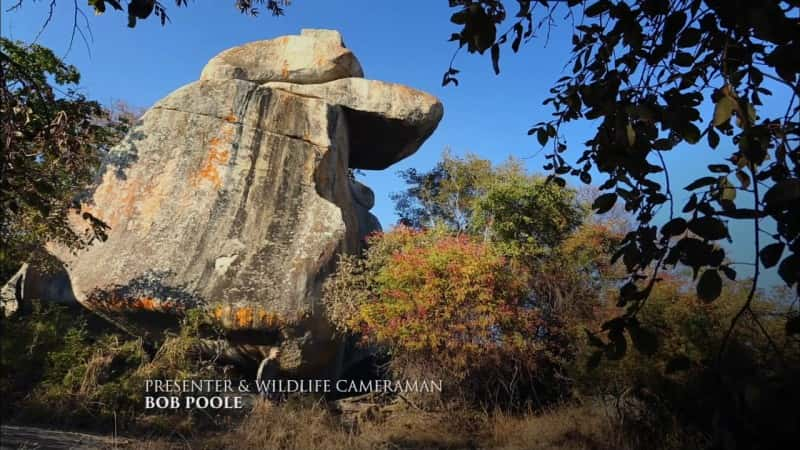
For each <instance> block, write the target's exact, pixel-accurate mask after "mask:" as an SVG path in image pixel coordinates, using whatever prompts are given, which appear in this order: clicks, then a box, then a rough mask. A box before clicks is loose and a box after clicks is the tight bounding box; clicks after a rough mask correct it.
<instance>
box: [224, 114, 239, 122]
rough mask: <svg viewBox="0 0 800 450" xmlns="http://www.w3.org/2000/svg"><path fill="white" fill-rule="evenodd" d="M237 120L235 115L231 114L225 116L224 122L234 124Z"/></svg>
mask: <svg viewBox="0 0 800 450" xmlns="http://www.w3.org/2000/svg"><path fill="white" fill-rule="evenodd" d="M237 120H238V119H237V118H236V115H234V114H233V113H230V114H228V115H227V116H225V122H228V123H236V121H237Z"/></svg>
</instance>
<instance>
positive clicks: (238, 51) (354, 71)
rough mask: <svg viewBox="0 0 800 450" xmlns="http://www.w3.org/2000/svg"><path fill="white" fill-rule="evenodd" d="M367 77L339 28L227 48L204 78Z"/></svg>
mask: <svg viewBox="0 0 800 450" xmlns="http://www.w3.org/2000/svg"><path fill="white" fill-rule="evenodd" d="M363 76H364V72H363V70H362V69H361V64H360V63H359V62H358V59H356V56H355V55H354V54H353V52H351V51H350V50H349V49H348V48H346V47H345V46H344V42H343V41H342V35H341V34H339V32H338V31H334V30H302V31H301V32H300V35H290V36H281V37H279V38H275V39H270V40H265V41H256V42H251V43H249V44H245V45H241V46H238V47H234V48H231V49H228V50H225V51H224V52H222V53H220V54H218V55H217V56H215V57H214V58H212V59H211V60H210V61H209V62H208V64H206V66H205V67H204V68H203V72H202V73H201V75H200V79H201V80H230V79H238V80H247V81H253V82H256V83H266V82H268V81H285V82H288V83H297V84H313V83H325V82H327V81H333V80H338V79H340V78H349V77H359V78H360V77H363Z"/></svg>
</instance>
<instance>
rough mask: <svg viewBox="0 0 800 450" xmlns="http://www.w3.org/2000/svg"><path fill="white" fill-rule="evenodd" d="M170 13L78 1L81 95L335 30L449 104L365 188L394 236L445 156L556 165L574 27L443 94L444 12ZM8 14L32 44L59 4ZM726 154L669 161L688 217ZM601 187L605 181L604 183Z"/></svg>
mask: <svg viewBox="0 0 800 450" xmlns="http://www.w3.org/2000/svg"><path fill="white" fill-rule="evenodd" d="M162 1H163V0H162ZM163 2H164V4H165V5H167V8H168V14H169V16H170V18H171V19H172V22H171V23H169V24H167V26H165V27H162V26H161V25H160V24H159V23H158V22H157V20H156V19H155V18H151V19H148V20H145V21H142V22H139V24H138V25H137V27H136V28H135V29H129V28H127V27H126V23H127V15H126V14H123V13H119V12H116V11H107V12H106V14H105V15H103V16H99V17H97V16H94V15H93V14H92V11H91V10H90V8H89V7H86V6H85V5H86V2H85V0H79V1H78V4H79V5H80V6H82V7H83V8H84V10H85V11H86V15H87V21H88V24H89V26H90V29H91V34H92V36H93V39H92V40H91V41H90V43H89V48H88V49H87V48H86V46H85V45H84V43H83V42H82V41H81V40H80V38H76V40H75V43H74V45H73V47H72V49H71V51H70V52H69V54H68V55H67V61H68V62H69V63H71V64H74V65H76V66H77V67H78V69H79V70H80V72H81V73H82V80H81V87H82V89H83V90H84V92H85V93H86V94H87V96H89V97H90V98H93V99H97V100H99V101H101V102H103V103H106V104H110V103H112V102H114V101H116V100H124V101H126V102H128V103H130V104H131V105H134V106H141V107H147V106H150V105H152V104H153V103H154V102H155V101H157V100H158V99H160V98H162V97H164V96H165V95H167V94H168V93H169V92H171V91H173V90H175V89H177V88H178V87H180V86H182V85H184V84H187V83H190V82H192V81H194V80H196V79H198V78H199V75H200V71H201V69H202V68H203V66H204V65H205V63H206V62H207V61H208V60H209V59H210V58H211V57H213V56H214V55H216V54H217V53H219V52H220V51H222V50H224V49H227V48H230V47H233V46H236V45H240V44H243V43H245V42H250V41H255V40H260V39H269V38H273V37H276V36H281V35H285V34H297V33H298V32H299V31H300V29H301V28H333V29H337V30H339V31H340V32H341V33H342V35H343V37H344V40H345V43H346V45H347V46H348V47H350V48H351V49H352V50H353V51H354V53H355V54H356V56H357V57H358V59H359V60H360V62H361V65H362V66H363V67H364V72H365V76H366V77H367V78H372V79H379V80H384V81H392V82H397V83H402V84H406V85H408V86H411V87H414V88H417V89H421V90H424V91H427V92H429V93H431V94H433V95H435V96H437V97H438V98H439V99H440V100H441V101H442V103H443V104H444V109H445V114H444V118H443V119H442V121H441V123H440V124H439V127H438V129H437V130H436V132H435V133H434V134H433V136H432V137H431V138H430V139H429V140H428V141H427V142H426V143H425V144H424V145H423V146H422V148H421V149H420V150H419V151H418V152H417V153H416V154H415V155H413V156H411V157H410V158H408V159H406V160H404V161H402V162H400V163H398V164H396V165H395V166H393V167H391V168H389V169H387V170H385V171H381V172H369V171H367V172H366V175H365V176H364V177H362V179H363V181H364V182H365V183H366V184H367V185H369V186H370V187H372V189H373V190H374V191H375V194H376V206H375V208H374V209H373V213H375V214H376V215H377V216H378V218H379V219H380V220H381V223H383V225H384V228H387V227H388V226H390V225H391V224H393V223H395V221H396V216H395V214H394V208H393V204H392V202H391V200H390V199H389V194H390V193H392V192H396V191H399V190H401V189H402V188H403V185H402V182H401V180H400V179H399V177H397V175H396V172H397V171H398V170H402V169H405V168H408V167H415V168H417V169H423V170H424V169H429V168H430V167H432V166H433V165H434V164H435V162H436V161H437V160H438V158H439V157H440V155H441V152H442V150H443V149H444V148H445V147H450V148H451V149H452V151H453V152H454V153H456V154H464V153H466V152H473V153H476V154H478V155H480V156H481V157H484V158H487V159H490V160H492V161H495V162H501V161H503V160H505V159H507V158H508V157H509V156H515V157H518V158H522V159H524V161H525V162H526V164H527V166H528V168H529V169H530V170H531V171H540V168H541V166H542V165H543V164H544V162H545V161H544V158H543V154H544V152H541V148H540V146H539V144H538V143H537V142H536V139H534V138H532V137H529V136H527V133H526V132H527V130H528V128H530V126H531V125H532V124H533V123H535V122H538V121H540V120H547V119H548V118H549V117H550V112H551V111H550V109H549V107H548V106H542V104H541V103H542V101H543V100H544V99H545V98H546V97H547V96H548V90H549V88H550V87H551V85H552V84H553V82H554V81H555V80H556V79H558V78H559V77H561V76H563V75H566V74H567V73H566V72H565V71H566V70H568V69H565V67H564V65H565V63H566V61H567V58H568V56H569V49H570V44H569V40H570V37H571V33H570V29H569V27H568V26H567V24H566V23H564V24H556V27H555V28H554V29H553V31H552V33H551V36H550V39H549V41H548V42H547V45H545V40H544V36H543V35H542V36H541V38H537V39H535V40H534V41H532V42H530V43H528V44H527V45H523V46H522V48H521V49H520V52H519V54H517V55H513V54H511V53H510V52H507V53H505V54H503V55H502V56H501V61H500V65H501V69H502V73H501V74H500V76H495V75H494V73H493V72H492V69H491V62H490V60H489V58H488V57H487V56H483V57H478V56H473V55H468V54H467V53H466V52H463V53H462V54H460V55H459V57H458V58H457V60H456V63H455V66H456V67H457V68H458V69H460V70H461V73H460V74H459V79H460V82H461V83H460V85H459V86H458V87H454V86H453V85H450V86H448V87H442V86H441V79H442V74H443V72H444V71H445V70H446V68H447V66H448V63H449V61H450V57H451V56H452V54H453V51H454V50H455V46H454V44H453V43H452V42H448V41H447V39H448V38H449V36H450V34H451V33H452V32H454V31H457V30H456V29H455V26H453V25H451V24H450V23H449V17H450V14H451V13H452V12H451V11H450V9H449V8H448V7H447V3H448V2H446V1H444V0H439V1H430V0H415V1H404V2H389V1H375V0H372V1H370V0H350V1H347V2H333V1H312V0H295V1H293V2H292V5H291V6H290V7H289V8H288V9H287V14H286V16H284V17H279V18H273V17H272V16H270V15H268V14H264V15H262V16H260V17H257V18H254V17H247V16H243V15H240V14H239V13H238V11H237V10H236V9H235V8H234V6H233V1H224V2H221V1H208V0H206V1H191V2H189V7H188V8H178V7H176V6H175V5H174V3H173V2H172V1H171V0H165V1H163ZM8 3H9V2H4V5H3V12H2V14H3V16H2V22H1V24H2V35H3V36H4V37H9V38H13V39H19V40H23V41H27V42H30V41H31V40H32V39H33V38H34V37H35V36H36V34H37V33H38V32H39V30H40V29H41V26H42V24H43V22H44V19H45V17H46V15H47V10H48V4H49V2H48V1H45V0H39V1H35V2H34V1H31V0H27V1H25V2H24V4H23V7H22V8H21V9H19V10H17V11H13V12H6V11H5V9H6V8H8V6H7V4H8ZM72 6H73V5H72V2H67V1H64V0H61V1H60V2H58V5H57V7H56V10H55V14H54V17H53V20H52V22H51V23H50V25H49V26H48V27H47V29H45V31H44V32H43V33H42V35H41V37H40V38H39V41H38V42H39V43H40V44H43V45H45V46H48V47H50V48H52V49H54V50H55V51H56V53H57V54H59V55H63V54H64V53H65V52H66V51H67V48H68V41H69V36H70V32H71V29H72V18H73V16H72V11H73V10H72ZM79 20H80V21H81V24H84V22H83V19H81V18H79ZM706 116H707V115H706ZM700 128H701V129H702V128H704V126H701V127H700ZM566 134H567V138H568V142H569V143H570V146H571V150H570V152H569V153H568V155H571V157H572V159H573V160H574V159H575V158H576V157H577V156H578V155H579V154H580V152H581V151H582V150H583V147H582V146H581V145H580V144H581V143H582V142H584V141H585V140H586V139H588V138H589V137H590V136H591V135H592V128H591V124H588V123H576V124H574V125H571V126H570V127H569V128H567V129H566ZM726 144H727V143H725V142H723V144H722V145H720V147H719V148H718V149H717V151H716V152H709V151H707V147H706V146H705V143H704V141H703V142H702V143H701V144H698V145H697V146H685V147H682V148H678V149H676V150H674V151H672V152H669V154H668V155H667V162H668V165H669V166H670V167H672V170H671V176H672V178H673V179H672V182H673V189H674V190H675V191H676V199H677V202H678V204H679V205H681V206H682V205H683V202H684V201H685V199H687V198H688V193H686V192H685V191H683V190H682V189H681V188H682V187H683V186H685V185H687V184H688V183H689V182H691V181H692V180H693V179H695V178H697V177H698V176H701V175H702V174H703V172H704V171H705V166H706V165H707V164H710V163H714V162H721V161H722V159H723V158H724V157H725V156H727V155H728V154H729V153H730V148H727V149H726V148H725V146H726ZM727 145H730V144H727ZM595 180H596V181H597V180H599V182H602V181H604V178H600V177H597V176H595ZM745 206H747V205H745V204H742V207H745ZM679 207H680V206H679ZM733 235H734V239H735V240H736V244H735V248H732V249H731V250H732V251H733V259H734V260H736V261H747V262H749V261H752V259H753V251H752V232H751V226H750V225H749V224H747V225H745V224H742V225H741V226H736V227H734V228H733ZM736 269H737V271H739V273H740V274H742V275H746V274H747V273H748V272H749V270H748V266H737V267H736ZM777 280H778V279H777V276H776V274H775V272H774V271H769V272H768V273H767V281H768V282H769V283H775V282H777Z"/></svg>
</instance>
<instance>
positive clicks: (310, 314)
mask: <svg viewBox="0 0 800 450" xmlns="http://www.w3.org/2000/svg"><path fill="white" fill-rule="evenodd" d="M300 38H302V39H300ZM334 38H335V39H334ZM297 39H300V41H298V40H297ZM336 39H338V40H339V41H341V38H340V37H339V36H338V33H335V32H328V31H307V30H306V31H304V32H303V34H302V35H301V36H299V37H298V36H289V37H288V38H286V39H282V38H278V39H275V40H272V41H265V42H266V43H263V42H262V43H254V44H248V45H245V46H243V47H241V48H240V49H246V50H241V51H238V50H237V49H232V50H228V51H226V52H223V53H222V54H221V55H219V56H218V57H216V58H215V59H214V60H212V62H211V63H209V66H207V67H206V70H204V74H203V79H202V80H200V81H197V82H194V83H191V84H189V85H187V86H184V87H182V88H180V89H178V90H176V91H175V92H173V93H172V94H170V95H169V96H167V97H166V98H164V99H162V100H161V101H159V102H158V103H157V104H156V105H154V106H153V107H152V108H151V109H150V110H149V111H147V113H145V114H144V116H143V117H142V118H141V120H140V121H139V122H138V123H137V124H136V125H135V127H134V128H133V129H132V130H131V132H130V133H129V134H128V136H127V137H126V138H125V140H124V141H123V142H122V143H121V144H120V145H118V146H117V147H115V148H114V149H113V150H112V152H111V157H110V158H109V162H108V164H107V166H106V167H105V169H104V171H103V172H102V174H101V178H100V180H99V182H98V184H97V186H96V188H95V189H94V190H93V192H92V193H91V194H89V195H88V196H87V197H86V200H85V202H84V204H83V205H82V211H81V213H80V214H76V215H75V216H74V217H73V218H72V219H73V220H74V223H75V226H76V227H80V228H85V227H86V224H85V222H84V215H85V214H87V213H88V214H90V215H91V216H93V217H95V218H97V219H99V220H101V221H103V222H104V223H105V224H106V225H107V226H108V229H107V230H106V235H107V239H105V240H104V241H98V242H96V243H94V244H93V245H91V246H89V247H88V248H86V249H85V250H81V251H79V252H78V253H77V254H76V253H73V252H71V251H69V250H66V249H64V248H60V247H58V246H56V245H50V246H49V247H48V250H49V251H50V252H51V253H52V254H53V255H55V256H56V257H58V258H59V259H60V260H61V261H63V262H64V263H65V265H66V267H67V272H68V274H69V279H70V282H71V291H72V293H74V297H75V298H76V299H77V300H78V301H79V302H80V303H81V304H83V305H84V306H86V307H88V308H90V309H92V310H94V311H97V312H98V313H100V314H103V315H105V316H106V317H107V318H109V319H110V320H112V321H114V322H116V323H117V324H119V325H120V326H121V327H123V328H125V329H127V330H128V331H130V332H131V333H134V334H137V335H141V336H146V337H147V336H155V335H158V334H159V333H160V332H162V331H163V330H164V329H165V328H166V327H169V326H171V325H172V324H174V323H175V322H176V320H177V318H179V317H180V316H182V315H183V314H185V313H186V312H187V311H190V310H193V309H202V310H205V311H208V312H210V314H211V315H212V316H213V317H215V318H216V320H218V321H219V323H220V324H221V325H222V326H223V327H224V328H225V329H226V330H228V335H229V337H230V339H231V344H233V345H235V346H237V349H238V350H237V351H238V352H239V353H241V354H245V355H249V356H250V357H252V358H254V359H259V358H262V357H265V356H267V355H272V356H271V358H273V359H274V360H276V361H278V363H279V365H280V370H281V371H282V372H284V373H292V374H295V375H299V376H306V375H308V376H311V375H313V376H320V375H330V376H335V375H336V372H337V369H338V366H337V364H338V362H339V361H341V360H342V359H343V358H344V355H342V346H341V344H340V342H339V341H338V340H337V339H336V338H334V335H333V330H332V327H331V326H330V324H329V323H328V321H327V319H326V318H325V312H324V310H323V308H322V306H321V303H320V301H319V300H320V293H321V286H322V282H323V281H324V279H325V277H326V276H327V275H328V274H329V273H330V272H331V271H332V270H333V268H334V266H335V262H336V255H337V254H340V253H352V252H356V251H358V250H359V249H360V248H361V246H362V243H363V238H364V236H366V235H367V234H369V233H370V232H373V231H376V230H380V223H378V221H377V219H376V218H375V216H373V215H372V214H370V213H369V209H370V208H371V207H372V206H373V204H374V194H373V193H372V191H371V190H369V188H368V187H366V186H364V185H362V184H360V183H353V182H351V180H350V179H349V177H348V168H378V167H386V166H388V165H390V164H392V163H394V162H396V161H398V160H400V159H402V158H404V157H406V156H408V155H410V154H412V153H413V152H414V151H416V150H417V149H418V147H419V146H420V145H421V144H422V142H423V141H424V139H425V138H426V137H427V136H429V135H430V134H431V133H432V132H433V130H434V129H435V127H436V125H437V123H438V121H439V119H440V118H441V115H442V107H441V104H440V103H439V102H438V101H437V100H436V99H435V98H433V97H431V96H430V95H428V94H425V93H422V92H419V91H415V90H413V89H410V88H407V87H404V86H399V85H393V84H388V83H382V82H377V81H370V80H363V79H358V78H344V79H341V80H336V81H330V80H329V79H333V78H336V77H351V76H353V75H359V74H360V67H359V66H358V62H357V61H356V60H355V57H354V56H352V53H349V51H347V50H346V49H343V47H342V48H341V49H339V50H338V51H339V53H336V51H333V50H331V49H332V48H334V47H335V46H334V45H332V42H333V41H335V40H336ZM281 42H283V43H281ZM298 42H299V43H298ZM267 43H269V44H267ZM256 44H257V45H256ZM298 46H299V47H298ZM259 48H262V50H263V48H266V49H268V50H263V51H264V53H263V55H262V54H261V53H259V52H260V51H262V50H258V49H259ZM321 49H324V51H323V50H321ZM334 50H335V49H334ZM296 51H298V52H300V53H303V52H310V54H311V55H312V57H311V59H308V58H307V57H306V56H300V55H299V54H295V52H296ZM319 55H323V56H324V58H323V59H322V60H321V61H319V62H318V61H317V60H316V59H315V58H316V57H317V56H319ZM335 55H338V56H335ZM281 58H284V59H287V60H291V61H292V62H291V63H290V64H289V67H290V69H291V70H289V71H288V73H273V72H270V70H272V69H271V68H270V67H269V66H270V64H274V63H275V61H282V59H281ZM303 58H305V59H303ZM262 59H263V61H262ZM347 61H350V62H347ZM226 64H227V65H228V66H229V67H232V68H233V69H236V68H242V69H243V70H242V71H237V70H233V69H232V70H230V71H229V70H228V69H224V70H223V68H222V67H223V66H224V65H226ZM281 64H282V63H281ZM279 65H280V64H279ZM228 66H225V67H228ZM213 67H217V68H213ZM304 68H305V69H308V70H305V69H304ZM342 68H344V69H346V70H344V69H342ZM356 69H357V70H356ZM304 70H305V71H304ZM226 71H227V72H226ZM225 74H233V75H235V76H227V75H225ZM267 80H285V81H290V82H288V83H287V82H270V83H265V84H262V83H261V82H263V81H267ZM295 83H316V84H304V85H300V84H295Z"/></svg>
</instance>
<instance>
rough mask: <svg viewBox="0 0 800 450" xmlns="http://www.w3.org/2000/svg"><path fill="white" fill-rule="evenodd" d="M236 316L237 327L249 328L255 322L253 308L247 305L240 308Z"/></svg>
mask: <svg viewBox="0 0 800 450" xmlns="http://www.w3.org/2000/svg"><path fill="white" fill-rule="evenodd" d="M234 317H235V322H234V323H235V324H236V327H237V328H247V327H248V326H250V325H252V323H253V310H252V309H250V308H247V307H245V308H239V309H237V310H236V313H235V316H234Z"/></svg>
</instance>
